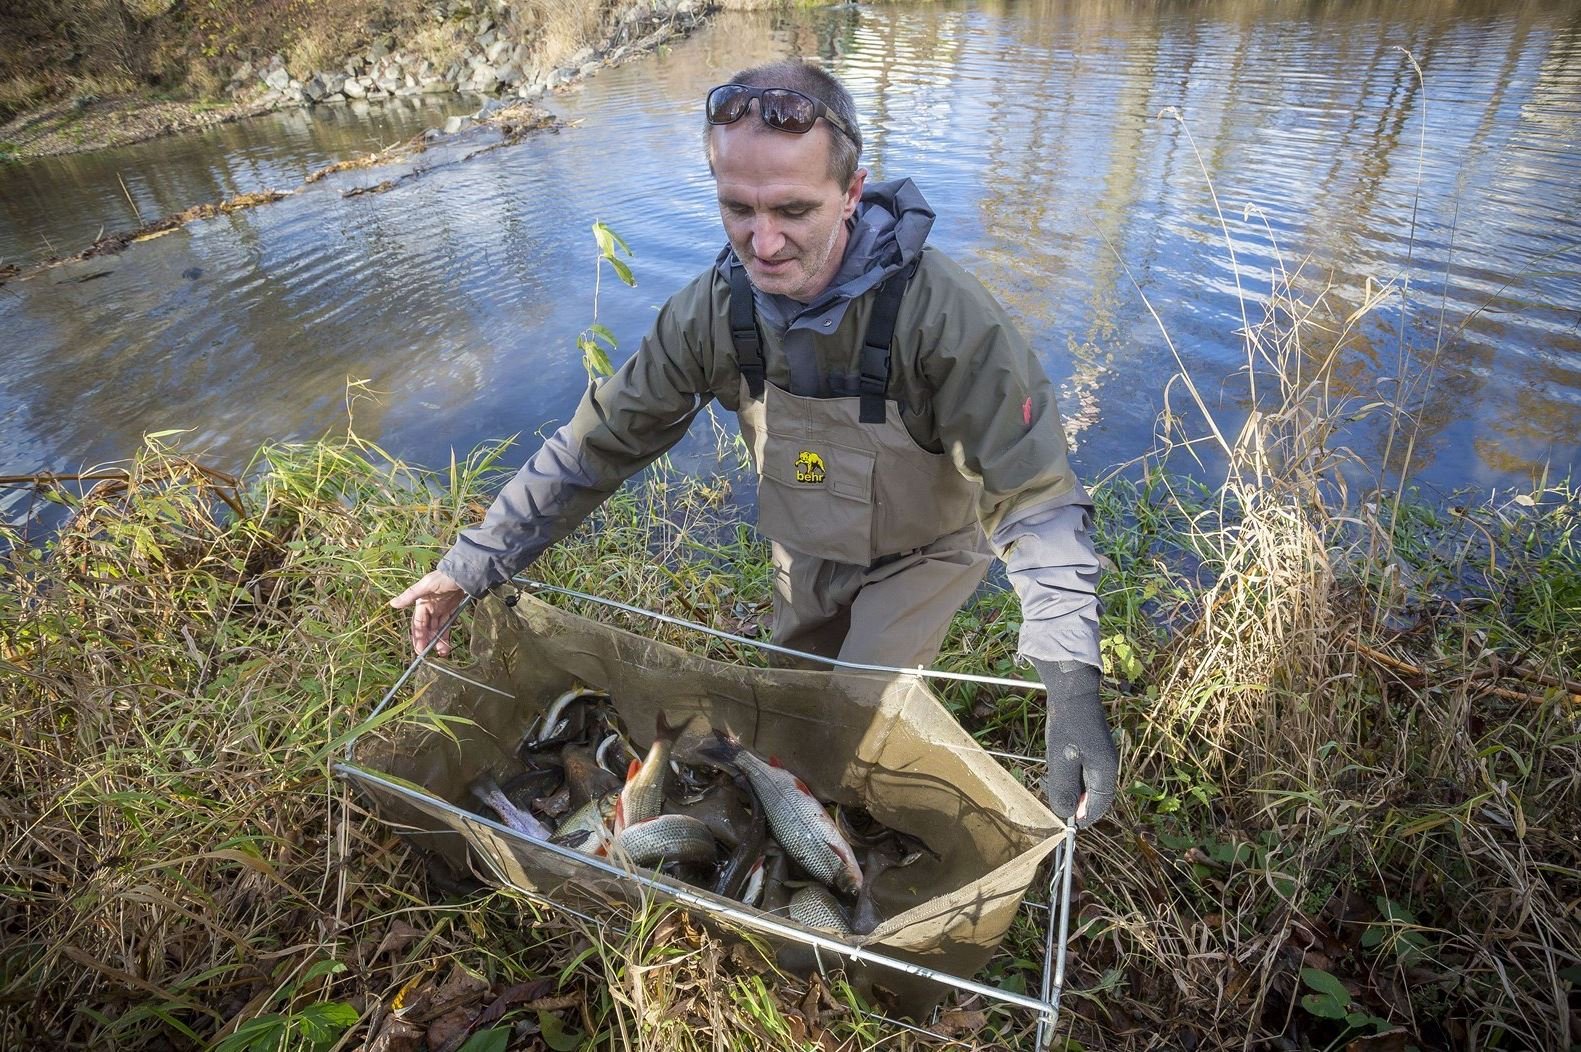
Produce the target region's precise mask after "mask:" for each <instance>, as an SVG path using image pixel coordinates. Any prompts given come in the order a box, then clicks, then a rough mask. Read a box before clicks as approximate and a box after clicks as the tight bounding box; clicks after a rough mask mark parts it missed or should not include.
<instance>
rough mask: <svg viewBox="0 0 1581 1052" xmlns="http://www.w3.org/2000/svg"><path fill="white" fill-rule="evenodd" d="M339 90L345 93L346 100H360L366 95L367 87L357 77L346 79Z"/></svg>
mask: <svg viewBox="0 0 1581 1052" xmlns="http://www.w3.org/2000/svg"><path fill="white" fill-rule="evenodd" d="M340 90H341V91H342V92H344V93H345V95H346V98H348V99H360V98H362V97H363V96H364V95H366V94H368V86H367V85H366V84H364V83H363V82H362V81H361V80H360V79H358V78H357V77H349V78H347V80H346V83H344V84H342V85H341V87H340Z"/></svg>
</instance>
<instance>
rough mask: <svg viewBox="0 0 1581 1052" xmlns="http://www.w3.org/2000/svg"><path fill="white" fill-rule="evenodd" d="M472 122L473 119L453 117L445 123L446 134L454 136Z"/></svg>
mask: <svg viewBox="0 0 1581 1052" xmlns="http://www.w3.org/2000/svg"><path fill="white" fill-rule="evenodd" d="M471 122H472V118H471V117H460V116H456V117H451V118H450V119H449V120H447V121H445V134H446V135H454V134H456V132H458V131H460V130H461V129H462V128H465V127H466V126H467V125H468V124H470V123H471Z"/></svg>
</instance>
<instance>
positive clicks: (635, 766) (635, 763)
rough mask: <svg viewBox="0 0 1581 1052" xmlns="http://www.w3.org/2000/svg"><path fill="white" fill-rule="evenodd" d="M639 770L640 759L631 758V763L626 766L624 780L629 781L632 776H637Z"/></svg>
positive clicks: (640, 768) (640, 765) (640, 766)
mask: <svg viewBox="0 0 1581 1052" xmlns="http://www.w3.org/2000/svg"><path fill="white" fill-rule="evenodd" d="M640 770H642V761H641V760H632V761H631V763H630V764H628V765H627V766H626V781H628V782H629V781H631V780H632V779H633V778H635V777H637V772H638V771H640Z"/></svg>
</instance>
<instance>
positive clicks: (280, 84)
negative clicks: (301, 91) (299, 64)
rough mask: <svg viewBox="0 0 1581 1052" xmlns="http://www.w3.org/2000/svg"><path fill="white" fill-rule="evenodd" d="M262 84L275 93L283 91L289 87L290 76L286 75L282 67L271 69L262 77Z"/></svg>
mask: <svg viewBox="0 0 1581 1052" xmlns="http://www.w3.org/2000/svg"><path fill="white" fill-rule="evenodd" d="M264 83H265V84H267V85H269V87H270V88H272V89H273V90H275V91H285V89H286V88H289V87H290V86H291V74H289V73H287V72H286V71H285V68H284V67H280V68H277V69H271V70H270V71H269V72H268V73H267V74H266V75H265V76H264Z"/></svg>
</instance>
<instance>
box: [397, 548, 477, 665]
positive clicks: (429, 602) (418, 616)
mask: <svg viewBox="0 0 1581 1052" xmlns="http://www.w3.org/2000/svg"><path fill="white" fill-rule="evenodd" d="M466 597H467V593H466V592H465V591H463V590H462V588H461V586H460V585H459V584H457V583H456V582H455V580H454V578H452V577H451V576H450V575H449V574H447V573H444V572H442V571H439V570H434V571H432V572H431V573H429V574H427V575H426V576H424V577H423V579H422V580H421V581H418V582H417V583H416V584H414V585H412V587H410V588H408V589H407V590H406V591H404V592H402V593H401V594H400V595H398V596H396V597H395V598H394V599H391V600H390V605H391V606H392V607H394V608H395V609H397V610H404V609H406V608H407V607H409V606H410V607H412V608H413V609H412V650H413V651H414V652H416V653H419V654H420V653H422V652H423V648H424V647H426V646H428V644H429V641H430V640H432V639H433V638H434V636H435V635H437V634H438V632H439V629H440V628H441V626H443V625H444V624H445V623H446V622H447V621H449V620H450V615H451V614H453V613H455V612H456V607H458V606H460V605H461V601H462V600H463V599H465V598H466ZM434 653H435V654H437V655H439V656H440V657H449V656H450V632H449V630H448V629H446V631H445V634H444V635H442V636H440V637H439V642H438V643H436V644H435V645H434Z"/></svg>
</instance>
